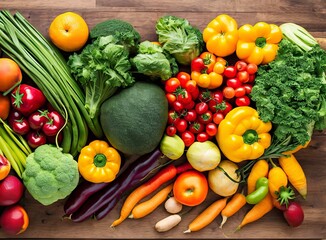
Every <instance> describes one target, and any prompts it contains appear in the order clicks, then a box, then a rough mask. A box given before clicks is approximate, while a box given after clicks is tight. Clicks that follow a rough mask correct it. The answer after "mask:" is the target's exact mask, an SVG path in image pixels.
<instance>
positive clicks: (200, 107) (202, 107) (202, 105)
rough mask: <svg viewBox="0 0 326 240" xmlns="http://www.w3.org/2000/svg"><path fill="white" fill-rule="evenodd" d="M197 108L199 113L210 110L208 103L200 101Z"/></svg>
mask: <svg viewBox="0 0 326 240" xmlns="http://www.w3.org/2000/svg"><path fill="white" fill-rule="evenodd" d="M195 110H196V113H197V114H203V113H205V112H207V111H208V104H207V103H205V102H199V103H197V104H196V106H195Z"/></svg>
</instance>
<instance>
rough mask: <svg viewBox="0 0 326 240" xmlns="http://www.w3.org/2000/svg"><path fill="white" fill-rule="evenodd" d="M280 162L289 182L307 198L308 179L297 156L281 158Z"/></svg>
mask: <svg viewBox="0 0 326 240" xmlns="http://www.w3.org/2000/svg"><path fill="white" fill-rule="evenodd" d="M278 162H279V164H280V166H281V168H282V169H283V170H284V172H285V173H286V175H287V177H288V179H289V182H290V183H291V184H292V186H293V187H294V188H295V189H296V190H297V191H298V192H299V193H300V195H301V196H302V197H303V198H306V196H307V178H306V175H305V173H304V171H303V169H302V167H301V165H300V163H299V162H298V161H297V159H296V158H295V156H294V155H293V154H291V155H290V156H289V157H280V158H279V159H278Z"/></svg>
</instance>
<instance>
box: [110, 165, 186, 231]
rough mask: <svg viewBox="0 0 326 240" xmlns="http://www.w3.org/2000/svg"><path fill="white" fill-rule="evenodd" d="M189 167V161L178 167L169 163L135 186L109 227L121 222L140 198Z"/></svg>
mask: <svg viewBox="0 0 326 240" xmlns="http://www.w3.org/2000/svg"><path fill="white" fill-rule="evenodd" d="M190 167H191V165H190V164H189V163H185V164H183V165H181V166H178V167H175V166H174V165H173V164H170V165H168V166H167V167H165V168H163V169H162V170H160V171H159V172H158V173H156V174H155V175H154V176H153V177H152V178H151V179H150V180H148V181H147V182H145V183H144V184H142V185H140V186H139V187H138V188H136V189H135V190H134V191H133V192H132V193H131V194H130V195H129V196H128V197H127V199H126V200H125V202H124V204H123V206H122V208H121V211H120V217H119V218H118V219H116V220H115V221H114V222H113V223H112V224H111V227H115V226H117V225H119V224H120V223H122V222H123V221H124V220H125V219H126V218H127V217H128V216H129V214H130V213H131V211H132V209H133V208H134V207H135V206H136V204H137V203H138V202H139V201H140V200H142V199H143V198H144V197H146V196H148V195H149V194H151V193H152V192H154V191H155V190H156V189H158V188H159V187H160V186H161V185H162V184H164V183H166V182H167V181H169V180H171V179H173V178H174V177H175V176H176V175H177V174H178V173H180V172H182V171H186V170H188V169H189V168H190Z"/></svg>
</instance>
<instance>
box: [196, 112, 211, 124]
mask: <svg viewBox="0 0 326 240" xmlns="http://www.w3.org/2000/svg"><path fill="white" fill-rule="evenodd" d="M198 121H199V122H200V123H202V124H208V123H210V122H212V121H213V113H212V112H211V111H209V110H207V111H206V112H205V113H203V114H201V115H199V116H198Z"/></svg>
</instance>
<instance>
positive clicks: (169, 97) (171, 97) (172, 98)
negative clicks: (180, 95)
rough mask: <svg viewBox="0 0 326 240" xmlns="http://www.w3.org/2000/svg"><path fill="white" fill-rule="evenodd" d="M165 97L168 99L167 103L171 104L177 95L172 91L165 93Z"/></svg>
mask: <svg viewBox="0 0 326 240" xmlns="http://www.w3.org/2000/svg"><path fill="white" fill-rule="evenodd" d="M165 97H166V99H167V100H168V103H169V105H172V104H173V103H174V102H175V100H177V97H176V96H175V95H174V94H173V93H167V94H165Z"/></svg>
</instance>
